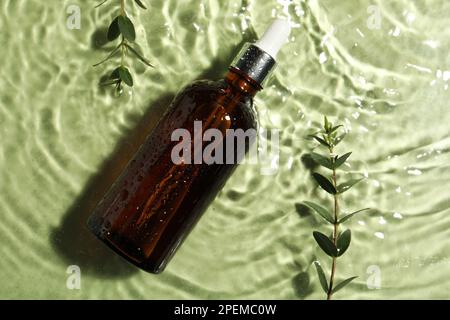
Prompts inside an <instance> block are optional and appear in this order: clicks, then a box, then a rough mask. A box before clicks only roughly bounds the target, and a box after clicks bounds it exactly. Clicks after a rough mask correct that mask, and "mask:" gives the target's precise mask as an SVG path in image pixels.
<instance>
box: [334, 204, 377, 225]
mask: <svg viewBox="0 0 450 320" xmlns="http://www.w3.org/2000/svg"><path fill="white" fill-rule="evenodd" d="M369 209H370V208H364V209H361V210H358V211H355V212H352V213H349V214H348V215H346V216H345V217H342V218H341V220H339V223H343V222H345V221H347V220H348V219H350V218H351V217H353V216H354V215H355V214H357V213H360V212H361V211H365V210H369Z"/></svg>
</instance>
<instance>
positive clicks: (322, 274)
mask: <svg viewBox="0 0 450 320" xmlns="http://www.w3.org/2000/svg"><path fill="white" fill-rule="evenodd" d="M314 265H315V266H316V270H317V275H318V276H319V281H320V285H321V286H322V289H323V291H324V292H325V293H328V281H327V277H326V276H325V272H324V271H323V269H322V266H321V265H320V263H319V261H314Z"/></svg>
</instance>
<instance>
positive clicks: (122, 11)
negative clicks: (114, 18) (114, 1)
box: [120, 0, 126, 16]
mask: <svg viewBox="0 0 450 320" xmlns="http://www.w3.org/2000/svg"><path fill="white" fill-rule="evenodd" d="M120 14H121V15H122V16H125V14H126V13H125V0H120Z"/></svg>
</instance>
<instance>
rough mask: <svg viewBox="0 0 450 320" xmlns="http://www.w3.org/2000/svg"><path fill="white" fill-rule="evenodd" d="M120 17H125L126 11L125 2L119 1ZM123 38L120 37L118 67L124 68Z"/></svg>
mask: <svg viewBox="0 0 450 320" xmlns="http://www.w3.org/2000/svg"><path fill="white" fill-rule="evenodd" d="M120 15H122V16H124V17H125V16H126V15H127V13H126V11H125V0H120ZM125 41H126V40H125V37H124V36H123V35H122V42H121V43H120V50H121V54H122V57H121V59H120V66H122V67H123V66H124V64H125V45H124V44H125Z"/></svg>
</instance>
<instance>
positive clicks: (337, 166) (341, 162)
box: [334, 152, 352, 169]
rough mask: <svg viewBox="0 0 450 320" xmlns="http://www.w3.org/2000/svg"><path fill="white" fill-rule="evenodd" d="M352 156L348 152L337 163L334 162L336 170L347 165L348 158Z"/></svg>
mask: <svg viewBox="0 0 450 320" xmlns="http://www.w3.org/2000/svg"><path fill="white" fill-rule="evenodd" d="M351 154H352V153H351V152H348V153H346V154H344V155H343V156H340V157H339V158H337V159H336V161H335V162H334V168H335V169H337V168H339V167H340V166H342V165H343V164H344V163H345V161H347V159H348V157H350V155H351Z"/></svg>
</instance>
